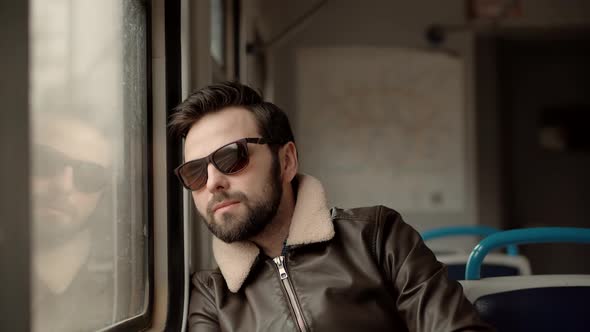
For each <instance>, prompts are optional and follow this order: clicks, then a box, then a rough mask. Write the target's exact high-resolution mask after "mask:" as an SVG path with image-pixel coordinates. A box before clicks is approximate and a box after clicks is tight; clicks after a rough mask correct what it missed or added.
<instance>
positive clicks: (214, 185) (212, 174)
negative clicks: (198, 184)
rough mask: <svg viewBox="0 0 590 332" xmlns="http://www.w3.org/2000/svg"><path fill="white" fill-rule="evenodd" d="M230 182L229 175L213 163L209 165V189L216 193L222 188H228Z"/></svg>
mask: <svg viewBox="0 0 590 332" xmlns="http://www.w3.org/2000/svg"><path fill="white" fill-rule="evenodd" d="M228 188H229V182H228V178H227V175H225V174H223V173H221V171H219V170H218V169H217V168H215V166H213V164H209V165H207V190H209V192H211V193H214V192H217V191H221V190H227V189H228Z"/></svg>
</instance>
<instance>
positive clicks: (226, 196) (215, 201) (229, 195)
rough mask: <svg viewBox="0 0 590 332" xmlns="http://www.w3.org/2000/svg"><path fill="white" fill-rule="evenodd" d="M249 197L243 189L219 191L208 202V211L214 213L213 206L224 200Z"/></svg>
mask: <svg viewBox="0 0 590 332" xmlns="http://www.w3.org/2000/svg"><path fill="white" fill-rule="evenodd" d="M246 200H248V197H247V196H246V194H244V193H243V192H241V191H236V192H233V193H228V192H218V193H215V194H214V195H213V198H211V200H210V201H209V203H207V213H208V214H211V213H213V207H214V206H215V205H217V204H219V203H221V202H223V201H239V202H242V201H246Z"/></svg>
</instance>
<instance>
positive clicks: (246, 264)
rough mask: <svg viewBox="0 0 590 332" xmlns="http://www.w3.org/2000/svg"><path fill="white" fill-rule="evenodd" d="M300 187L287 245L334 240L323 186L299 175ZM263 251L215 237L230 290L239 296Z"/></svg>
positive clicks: (246, 243)
mask: <svg viewBox="0 0 590 332" xmlns="http://www.w3.org/2000/svg"><path fill="white" fill-rule="evenodd" d="M297 179H298V181H299V188H298V190H297V203H296V204H295V210H294V211H293V218H292V219H291V226H290V228H289V236H288V237H287V245H288V246H292V245H302V244H310V243H318V242H325V241H328V240H331V239H332V238H333V237H334V224H333V223H332V219H331V218H330V210H329V209H328V206H327V201H326V194H325V191H324V188H323V186H322V184H321V183H320V182H319V181H318V180H317V179H315V178H313V177H311V176H309V175H303V174H299V175H297ZM259 253H260V249H259V248H258V247H257V246H256V245H255V244H254V243H253V242H251V241H239V242H233V243H225V242H223V241H221V240H220V239H218V238H217V237H215V236H214V237H213V256H214V257H215V261H216V262H217V265H219V269H220V270H221V274H223V277H224V278H225V281H226V283H227V287H228V288H229V290H230V291H232V292H234V293H236V292H237V291H238V290H240V287H242V284H243V283H244V281H245V280H246V277H248V274H249V273H250V269H251V268H252V265H253V264H254V261H255V260H256V257H258V254H259Z"/></svg>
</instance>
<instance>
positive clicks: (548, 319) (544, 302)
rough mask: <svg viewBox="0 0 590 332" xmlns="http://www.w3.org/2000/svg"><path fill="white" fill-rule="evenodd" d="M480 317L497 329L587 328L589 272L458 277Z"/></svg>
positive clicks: (589, 324) (504, 331) (579, 330)
mask: <svg viewBox="0 0 590 332" xmlns="http://www.w3.org/2000/svg"><path fill="white" fill-rule="evenodd" d="M460 283H461V284H462V286H463V290H464V293H465V295H466V296H467V298H468V299H469V300H470V301H471V302H472V303H473V304H474V306H475V308H476V309H477V311H478V312H479V313H480V315H481V317H482V319H483V320H484V321H486V322H487V323H489V324H490V325H492V326H494V327H495V328H496V329H497V331H498V332H513V331H568V332H582V331H588V330H589V327H590V310H589V309H588V308H589V306H588V304H589V302H590V275H541V276H517V277H497V278H485V279H480V280H464V281H460Z"/></svg>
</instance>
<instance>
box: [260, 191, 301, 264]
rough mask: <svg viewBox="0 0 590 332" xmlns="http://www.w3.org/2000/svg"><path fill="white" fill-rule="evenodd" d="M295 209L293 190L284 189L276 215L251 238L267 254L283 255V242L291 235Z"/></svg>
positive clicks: (271, 255) (272, 255)
mask: <svg viewBox="0 0 590 332" xmlns="http://www.w3.org/2000/svg"><path fill="white" fill-rule="evenodd" d="M289 189H291V188H289ZM294 210H295V198H294V195H293V190H284V191H283V197H282V199H281V204H280V205H279V208H278V210H277V214H276V216H275V217H274V218H273V220H272V221H271V222H270V223H269V224H268V225H267V226H266V227H265V228H264V230H263V231H262V232H260V233H259V234H258V235H256V236H254V237H253V238H251V241H252V242H254V243H256V245H258V247H260V248H261V249H262V251H264V253H265V254H266V255H267V256H269V257H277V256H280V255H281V252H282V250H283V244H284V242H285V240H286V239H287V236H289V228H290V227H291V219H292V217H293V211H294Z"/></svg>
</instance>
